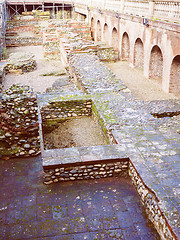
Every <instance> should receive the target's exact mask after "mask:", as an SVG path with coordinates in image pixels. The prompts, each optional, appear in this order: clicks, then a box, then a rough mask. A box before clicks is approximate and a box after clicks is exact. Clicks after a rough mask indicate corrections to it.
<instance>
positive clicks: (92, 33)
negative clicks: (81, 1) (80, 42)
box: [91, 17, 95, 41]
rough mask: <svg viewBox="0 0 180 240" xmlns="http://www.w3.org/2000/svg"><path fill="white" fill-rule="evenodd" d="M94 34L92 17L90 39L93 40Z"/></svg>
mask: <svg viewBox="0 0 180 240" xmlns="http://www.w3.org/2000/svg"><path fill="white" fill-rule="evenodd" d="M94 36H95V28H94V18H93V17H92V18H91V37H92V40H93V41H94Z"/></svg>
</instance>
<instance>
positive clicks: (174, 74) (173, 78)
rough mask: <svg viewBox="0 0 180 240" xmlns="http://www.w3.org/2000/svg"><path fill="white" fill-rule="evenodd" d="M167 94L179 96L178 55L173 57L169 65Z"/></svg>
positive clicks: (179, 65)
mask: <svg viewBox="0 0 180 240" xmlns="http://www.w3.org/2000/svg"><path fill="white" fill-rule="evenodd" d="M169 92H170V93H177V94H180V55H177V56H175V57H174V59H173V61H172V64H171V73H170V82H169Z"/></svg>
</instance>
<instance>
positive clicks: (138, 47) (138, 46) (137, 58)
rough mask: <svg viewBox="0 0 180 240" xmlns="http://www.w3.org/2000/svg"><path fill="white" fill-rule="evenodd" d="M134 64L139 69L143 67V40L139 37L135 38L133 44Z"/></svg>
mask: <svg viewBox="0 0 180 240" xmlns="http://www.w3.org/2000/svg"><path fill="white" fill-rule="evenodd" d="M134 66H135V67H137V68H141V69H143V67H144V50H143V42H142V41H141V39H140V38H137V39H136V42H135V45H134Z"/></svg>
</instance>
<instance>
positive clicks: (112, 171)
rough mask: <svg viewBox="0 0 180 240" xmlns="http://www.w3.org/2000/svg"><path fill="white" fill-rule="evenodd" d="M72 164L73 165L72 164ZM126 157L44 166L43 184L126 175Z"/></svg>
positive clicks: (127, 163)
mask: <svg viewBox="0 0 180 240" xmlns="http://www.w3.org/2000/svg"><path fill="white" fill-rule="evenodd" d="M73 165H74V166H73ZM128 165H129V162H128V161H127V159H125V160H123V159H121V160H120V159H116V160H102V161H101V162H99V161H97V162H87V163H84V164H80V165H78V163H76V164H61V165H57V166H48V167H44V184H46V185H47V184H51V183H56V182H64V181H75V180H88V179H99V178H106V177H114V176H124V177H126V176H128Z"/></svg>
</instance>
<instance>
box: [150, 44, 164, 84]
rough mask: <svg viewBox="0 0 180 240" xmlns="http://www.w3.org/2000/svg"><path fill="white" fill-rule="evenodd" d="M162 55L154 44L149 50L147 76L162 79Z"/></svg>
mask: <svg viewBox="0 0 180 240" xmlns="http://www.w3.org/2000/svg"><path fill="white" fill-rule="evenodd" d="M162 72H163V56H162V52H161V49H160V48H159V47H158V46H157V45H155V46H154V47H153V48H152V50H151V58H150V69H149V77H150V78H154V79H157V80H159V81H162Z"/></svg>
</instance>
